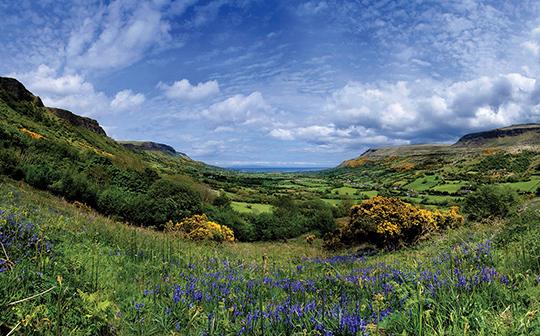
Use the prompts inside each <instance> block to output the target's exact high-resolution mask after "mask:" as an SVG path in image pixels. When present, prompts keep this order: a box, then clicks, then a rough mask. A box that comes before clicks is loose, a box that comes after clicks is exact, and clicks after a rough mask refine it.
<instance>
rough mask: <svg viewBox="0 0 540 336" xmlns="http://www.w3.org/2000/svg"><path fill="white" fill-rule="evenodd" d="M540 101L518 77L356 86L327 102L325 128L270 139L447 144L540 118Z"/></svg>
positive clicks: (292, 130) (533, 83)
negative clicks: (469, 133) (470, 134)
mask: <svg viewBox="0 0 540 336" xmlns="http://www.w3.org/2000/svg"><path fill="white" fill-rule="evenodd" d="M539 103H540V81H538V80H536V79H534V78H530V77H526V76H524V75H521V74H517V73H510V74H506V75H501V76H494V77H480V78H476V79H473V80H469V81H458V82H454V83H443V82H437V81H433V80H416V81H413V82H405V81H400V82H396V83H388V82H381V83H378V84H362V83H357V82H351V83H348V84H347V85H345V86H344V87H343V88H341V89H339V90H336V91H335V92H333V94H332V95H331V96H330V97H329V98H328V100H327V103H326V106H325V107H324V116H323V118H322V120H323V122H324V120H325V121H326V123H325V124H318V125H317V124H312V125H301V126H297V127H289V128H275V129H273V130H271V131H270V132H269V135H270V136H272V137H274V138H277V139H282V140H303V141H306V142H308V143H311V144H314V145H316V146H318V148H327V149H328V150H334V149H335V148H339V147H340V146H344V147H345V148H359V146H364V145H376V146H377V145H379V146H380V145H390V144H404V143H414V142H425V141H448V140H450V139H452V138H455V137H458V136H460V135H462V133H463V132H465V131H474V130H483V129H487V128H492V127H500V126H506V125H510V124H513V123H522V122H532V121H535V120H538V118H539V117H540V105H539Z"/></svg>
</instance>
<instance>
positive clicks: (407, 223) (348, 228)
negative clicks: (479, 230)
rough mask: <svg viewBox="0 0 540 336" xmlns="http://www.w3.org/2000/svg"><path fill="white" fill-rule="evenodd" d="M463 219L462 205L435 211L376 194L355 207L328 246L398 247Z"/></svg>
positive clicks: (329, 239) (454, 224)
mask: <svg viewBox="0 0 540 336" xmlns="http://www.w3.org/2000/svg"><path fill="white" fill-rule="evenodd" d="M462 222H463V216H461V215H460V214H459V209H458V207H452V208H451V209H450V210H448V211H446V212H441V211H439V210H434V211H431V210H428V209H422V208H418V207H416V206H414V205H412V204H410V203H406V202H403V201H401V200H400V199H397V198H386V197H382V196H375V197H373V198H371V199H369V200H365V201H363V202H362V203H360V204H359V205H355V206H353V207H352V208H351V213H350V221H349V223H348V224H347V225H344V226H343V227H341V228H340V229H339V230H338V231H337V232H335V233H334V234H333V235H330V236H328V237H327V246H329V247H333V246H335V245H339V244H345V245H354V244H360V243H372V244H375V245H377V246H380V247H385V248H390V249H394V248H397V247H400V246H402V245H410V244H413V243H415V242H417V241H418V240H419V239H420V238H422V237H424V236H426V235H427V234H429V233H431V232H436V231H439V230H443V229H446V228H450V227H456V226H458V225H460V224H461V223H462Z"/></svg>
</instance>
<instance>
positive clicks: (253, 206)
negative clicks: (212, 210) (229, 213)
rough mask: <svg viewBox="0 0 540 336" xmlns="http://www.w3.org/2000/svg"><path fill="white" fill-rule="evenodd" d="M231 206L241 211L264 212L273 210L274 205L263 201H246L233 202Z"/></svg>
mask: <svg viewBox="0 0 540 336" xmlns="http://www.w3.org/2000/svg"><path fill="white" fill-rule="evenodd" d="M231 206H232V208H233V209H234V210H235V211H238V212H240V213H264V212H272V206H271V205H269V204H261V203H246V202H234V201H233V202H231Z"/></svg>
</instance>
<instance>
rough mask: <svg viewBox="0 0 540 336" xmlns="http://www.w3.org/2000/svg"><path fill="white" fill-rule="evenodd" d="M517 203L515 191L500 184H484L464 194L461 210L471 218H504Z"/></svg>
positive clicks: (517, 197) (517, 198)
mask: <svg viewBox="0 0 540 336" xmlns="http://www.w3.org/2000/svg"><path fill="white" fill-rule="evenodd" d="M518 204H519V196H518V194H517V192H516V191H514V190H512V189H509V188H504V187H501V186H494V185H484V186H481V187H479V188H478V189H477V190H476V191H474V192H472V193H470V194H468V195H467V196H465V199H464V200H463V212H465V213H466V214H467V215H468V218H469V219H471V220H481V219H486V218H505V217H507V216H508V215H510V214H511V213H512V212H513V211H514V210H515V208H516V207H517V205H518Z"/></svg>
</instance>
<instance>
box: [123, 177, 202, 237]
mask: <svg viewBox="0 0 540 336" xmlns="http://www.w3.org/2000/svg"><path fill="white" fill-rule="evenodd" d="M133 206H134V207H135V209H134V211H136V212H137V215H136V216H135V219H136V221H137V222H138V223H140V224H144V225H149V226H158V227H163V225H164V224H165V223H166V222H167V221H169V220H171V221H180V220H181V219H183V218H186V217H189V216H192V215H194V214H197V213H200V212H201V211H202V200H201V196H200V195H199V194H198V193H197V192H195V191H194V190H193V189H191V188H190V187H189V186H187V185H184V184H181V183H178V182H174V181H169V180H164V179H161V180H157V181H156V182H154V183H153V184H152V186H151V187H150V189H149V190H148V192H147V193H146V194H144V195H141V196H139V197H137V199H136V200H135V203H134V205H133Z"/></svg>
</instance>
